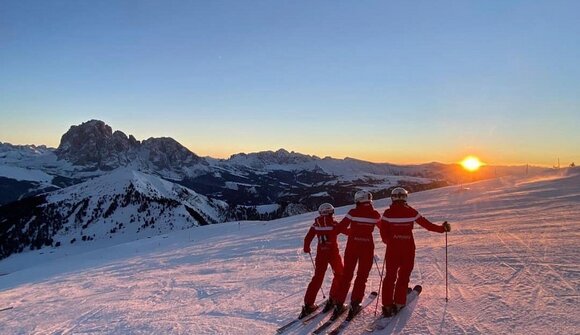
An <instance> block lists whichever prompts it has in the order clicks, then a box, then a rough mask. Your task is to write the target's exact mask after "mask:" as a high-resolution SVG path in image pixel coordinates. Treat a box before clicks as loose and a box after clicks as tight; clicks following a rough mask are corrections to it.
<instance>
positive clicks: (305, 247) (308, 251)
mask: <svg viewBox="0 0 580 335" xmlns="http://www.w3.org/2000/svg"><path fill="white" fill-rule="evenodd" d="M304 253H305V254H309V253H310V246H307V245H305V246H304Z"/></svg>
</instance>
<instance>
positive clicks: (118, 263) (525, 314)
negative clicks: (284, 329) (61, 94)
mask: <svg viewBox="0 0 580 335" xmlns="http://www.w3.org/2000/svg"><path fill="white" fill-rule="evenodd" d="M409 201H410V203H411V205H413V206H414V207H415V208H417V209H418V210H419V211H420V212H421V213H422V214H423V215H425V216H426V217H427V218H429V219H431V220H432V221H434V222H439V223H440V222H441V221H443V220H448V221H449V222H451V224H452V225H453V231H452V232H451V233H449V235H448V238H449V302H447V303H446V302H445V239H444V235H441V234H436V233H430V232H427V231H425V230H422V229H420V228H417V229H416V230H415V239H416V244H417V256H416V262H415V269H414V272H413V275H412V278H411V284H421V285H423V288H424V290H423V293H422V294H421V296H420V297H419V298H418V299H417V300H415V301H414V302H413V303H412V304H410V305H409V306H408V307H407V309H406V310H404V312H403V314H402V317H401V318H400V320H399V322H397V323H395V324H392V325H391V326H389V327H387V328H386V329H385V330H384V331H383V332H382V333H383V334H392V333H393V334H398V333H400V334H580V314H579V313H577V307H578V306H579V299H578V289H579V285H580V264H579V263H578V259H579V251H580V247H579V246H578V239H579V238H580V229H579V228H580V169H578V168H577V169H570V170H557V171H552V172H550V173H548V174H546V175H544V176H541V177H535V178H534V179H526V178H523V177H519V178H518V177H505V178H499V179H495V180H488V181H482V182H478V183H473V184H469V185H463V186H462V187H447V188H441V189H436V190H431V191H426V192H420V193H415V194H412V195H411V196H410V199H409ZM386 206H388V201H387V200H381V201H376V202H375V207H377V208H378V209H379V210H380V211H382V210H383V209H384V208H385V207H386ZM348 208H349V207H342V208H338V209H337V211H336V212H337V214H336V216H337V218H338V219H340V218H341V217H342V216H343V215H344V214H345V213H346V211H347V210H348ZM315 216H316V214H315V213H308V214H304V215H299V216H294V217H288V218H283V219H279V220H274V221H269V222H231V223H224V224H219V225H210V226H204V227H198V228H193V229H190V230H186V231H179V232H174V233H171V234H167V235H162V236H157V237H153V238H149V239H144V240H139V241H134V242H131V243H125V244H120V245H116V246H110V247H107V248H102V249H99V250H92V251H88V252H82V250H81V249H78V247H77V249H74V247H68V246H67V247H62V248H58V249H54V250H53V251H54V253H52V254H51V253H50V252H48V250H50V249H48V250H47V249H45V250H43V253H42V254H41V253H40V252H39V251H34V252H28V253H24V254H17V255H13V256H11V257H9V258H7V259H5V260H2V261H0V274H2V273H6V272H8V271H9V270H7V269H8V268H9V266H8V265H9V264H10V263H19V264H20V268H21V270H18V271H14V272H12V273H7V274H5V275H3V276H0V334H89V333H90V334H273V333H274V332H275V330H276V329H277V328H278V327H279V326H280V325H281V324H282V323H283V322H284V321H287V320H289V319H291V318H292V317H293V316H295V315H297V314H298V312H299V310H300V305H301V303H302V299H303V294H304V290H305V288H306V285H307V284H308V281H309V280H310V276H311V274H312V265H311V263H310V259H309V258H308V256H307V255H305V254H303V253H302V251H301V249H302V248H301V246H302V240H303V238H304V235H305V234H306V232H307V230H308V228H309V226H310V224H311V223H312V220H313V219H314V217H315ZM375 236H376V246H377V247H376V254H377V255H379V256H380V257H381V259H382V256H383V255H384V245H383V244H382V243H381V242H380V239H379V237H378V233H377V232H376V231H375ZM340 243H341V247H344V238H342V237H341V239H340ZM67 248H69V249H67ZM314 250H315V249H314ZM330 280H331V275H330V271H328V272H327V276H326V282H325V284H324V289H325V291H326V292H328V288H329V283H330ZM367 284H368V285H367V291H370V290H371V289H378V284H379V276H378V274H377V271H376V270H375V269H374V268H373V270H372V272H371V275H370V277H369V281H368V283H367ZM319 298H321V296H320V295H319ZM10 307H12V309H6V308H10ZM315 326H316V325H315V324H313V325H310V326H309V327H307V328H305V329H302V330H301V331H296V332H294V333H297V334H307V333H309V332H311V331H312V329H313V328H314V327H315ZM353 326H354V325H353ZM361 333H363V332H362V330H361V329H360V325H359V326H358V327H351V328H349V329H347V331H346V332H345V334H361Z"/></svg>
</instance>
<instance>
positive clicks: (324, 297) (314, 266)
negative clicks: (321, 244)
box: [308, 252, 326, 299]
mask: <svg viewBox="0 0 580 335" xmlns="http://www.w3.org/2000/svg"><path fill="white" fill-rule="evenodd" d="M308 255H310V261H312V267H313V268H314V273H316V265H314V259H313V258H312V254H311V253H310V252H309V253H308ZM320 292H322V298H323V299H326V295H325V294H324V290H323V289H322V285H320Z"/></svg>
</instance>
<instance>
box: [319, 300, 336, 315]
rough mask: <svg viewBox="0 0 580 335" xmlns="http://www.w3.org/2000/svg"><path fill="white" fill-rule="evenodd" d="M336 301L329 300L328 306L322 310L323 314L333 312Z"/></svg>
mask: <svg viewBox="0 0 580 335" xmlns="http://www.w3.org/2000/svg"><path fill="white" fill-rule="evenodd" d="M334 305H335V303H334V300H332V299H328V300H327V301H326V304H325V305H324V308H323V309H322V313H328V312H329V311H330V310H332V309H333V308H334Z"/></svg>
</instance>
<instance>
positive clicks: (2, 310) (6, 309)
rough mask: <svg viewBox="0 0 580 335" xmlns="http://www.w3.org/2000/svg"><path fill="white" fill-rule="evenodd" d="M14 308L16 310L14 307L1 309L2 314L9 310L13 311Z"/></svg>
mask: <svg viewBox="0 0 580 335" xmlns="http://www.w3.org/2000/svg"><path fill="white" fill-rule="evenodd" d="M12 308H14V306H10V307H6V308H2V309H0V312H4V311H8V310H11V309H12Z"/></svg>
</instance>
